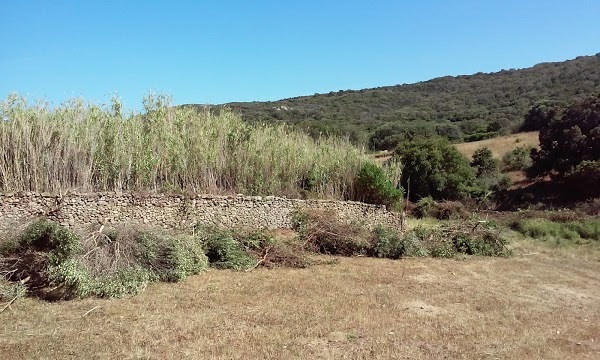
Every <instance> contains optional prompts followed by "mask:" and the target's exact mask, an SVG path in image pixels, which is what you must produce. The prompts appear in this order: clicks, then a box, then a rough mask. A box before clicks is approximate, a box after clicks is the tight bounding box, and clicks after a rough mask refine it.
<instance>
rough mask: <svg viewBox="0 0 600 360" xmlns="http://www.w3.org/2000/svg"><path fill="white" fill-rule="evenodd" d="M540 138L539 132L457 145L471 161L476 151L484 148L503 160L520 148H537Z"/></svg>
mask: <svg viewBox="0 0 600 360" xmlns="http://www.w3.org/2000/svg"><path fill="white" fill-rule="evenodd" d="M538 136H539V133H538V132H537V131H532V132H526V133H519V134H512V135H507V136H500V137H497V138H493V139H487V140H481V141H473V142H468V143H461V144H456V148H457V149H458V151H460V152H461V153H462V154H463V155H465V156H466V157H467V158H469V159H470V158H471V157H472V156H473V153H475V150H477V149H480V148H482V147H487V148H489V149H490V150H492V154H493V155H494V157H496V158H501V157H502V155H504V154H506V153H507V152H509V151H511V150H513V149H515V148H517V147H519V146H533V147H537V146H538V145H539V140H538Z"/></svg>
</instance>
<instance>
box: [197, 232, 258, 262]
mask: <svg viewBox="0 0 600 360" xmlns="http://www.w3.org/2000/svg"><path fill="white" fill-rule="evenodd" d="M203 243H204V247H205V249H206V255H207V256H208V260H209V262H210V265H211V266H214V267H216V268H219V269H232V270H246V269H249V268H251V267H252V266H254V265H255V264H256V259H255V258H254V257H253V256H252V255H251V254H249V253H248V251H246V247H245V246H244V244H242V242H240V241H239V240H238V239H236V237H235V233H234V232H232V231H213V232H207V234H206V235H205V236H204V239H203Z"/></svg>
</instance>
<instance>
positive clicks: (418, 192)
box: [396, 137, 475, 201]
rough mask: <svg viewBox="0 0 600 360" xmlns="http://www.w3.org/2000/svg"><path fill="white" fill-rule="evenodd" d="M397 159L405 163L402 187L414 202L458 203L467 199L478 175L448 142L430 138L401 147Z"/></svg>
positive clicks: (403, 164)
mask: <svg viewBox="0 0 600 360" xmlns="http://www.w3.org/2000/svg"><path fill="white" fill-rule="evenodd" d="M396 156H398V157H399V158H400V161H401V162H402V166H403V170H402V180H401V183H402V187H403V188H404V189H407V190H408V187H409V182H410V199H411V200H413V201H415V200H418V199H421V198H423V197H427V196H431V197H432V198H434V199H446V200H456V199H463V198H465V197H467V196H468V195H469V193H470V191H471V188H472V186H473V184H474V180H475V174H474V171H473V169H472V168H471V166H469V161H468V160H467V158H466V157H464V156H463V155H462V154H461V153H460V152H458V150H456V148H455V147H454V146H452V145H451V144H450V143H449V142H448V140H446V139H443V138H439V137H431V138H417V139H414V140H412V141H407V142H403V143H401V144H400V145H399V146H398V148H397V149H396Z"/></svg>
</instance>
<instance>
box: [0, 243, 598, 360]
mask: <svg viewBox="0 0 600 360" xmlns="http://www.w3.org/2000/svg"><path fill="white" fill-rule="evenodd" d="M514 247H515V256H514V257H512V258H479V257H467V258H465V259H462V260H442V259H430V258H424V259H404V260H396V261H393V260H383V259H373V258H339V262H338V263H335V264H331V265H318V266H314V267H312V268H308V269H273V270H266V269H256V270H254V271H251V272H232V271H227V270H221V271H218V270H209V271H208V272H207V273H204V274H201V275H198V276H193V277H190V278H188V279H186V280H185V281H183V282H181V283H177V284H165V283H161V284H156V285H151V286H150V287H149V288H148V289H147V290H146V291H145V292H143V293H142V294H141V295H138V296H134V297H128V298H124V299H114V300H98V299H87V300H81V301H71V302H59V303H46V302H41V301H38V300H33V299H24V300H20V301H18V302H17V303H15V304H13V305H12V311H11V310H10V309H8V310H6V311H4V312H3V313H1V314H0V324H1V325H0V354H2V357H3V358H7V359H8V358H10V359H30V358H61V359H62V358H106V359H108V358H124V359H127V358H148V359H173V358H227V359H249V358H279V359H284V358H317V359H319V358H321V359H330V358H336V359H343V358H348V359H353V358H369V359H371V358H381V359H384V358H385V359H388V358H398V359H429V358H431V359H439V358H449V359H461V358H467V359H471V358H472V359H515V358H519V359H525V358H526V359H567V358H571V359H597V358H600V305H599V304H600V251H598V249H597V248H587V247H578V248H576V247H573V248H557V249H553V248H550V247H547V246H542V245H538V244H537V243H534V242H532V241H521V242H519V243H517V244H516V245H515V246H514ZM90 310H91V311H90ZM88 312H89V313H88Z"/></svg>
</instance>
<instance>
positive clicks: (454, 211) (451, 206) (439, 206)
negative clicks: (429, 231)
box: [413, 196, 468, 220]
mask: <svg viewBox="0 0 600 360" xmlns="http://www.w3.org/2000/svg"><path fill="white" fill-rule="evenodd" d="M413 214H414V215H415V216H416V217H417V218H419V219H421V218H425V217H434V218H436V219H439V220H449V219H456V218H459V219H460V218H464V217H466V216H467V214H468V211H467V209H466V207H465V205H463V203H461V202H460V201H441V202H435V201H434V200H433V199H432V198H431V197H429V196H428V197H425V198H422V199H421V200H419V201H418V202H417V204H416V205H415V208H414V210H413Z"/></svg>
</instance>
